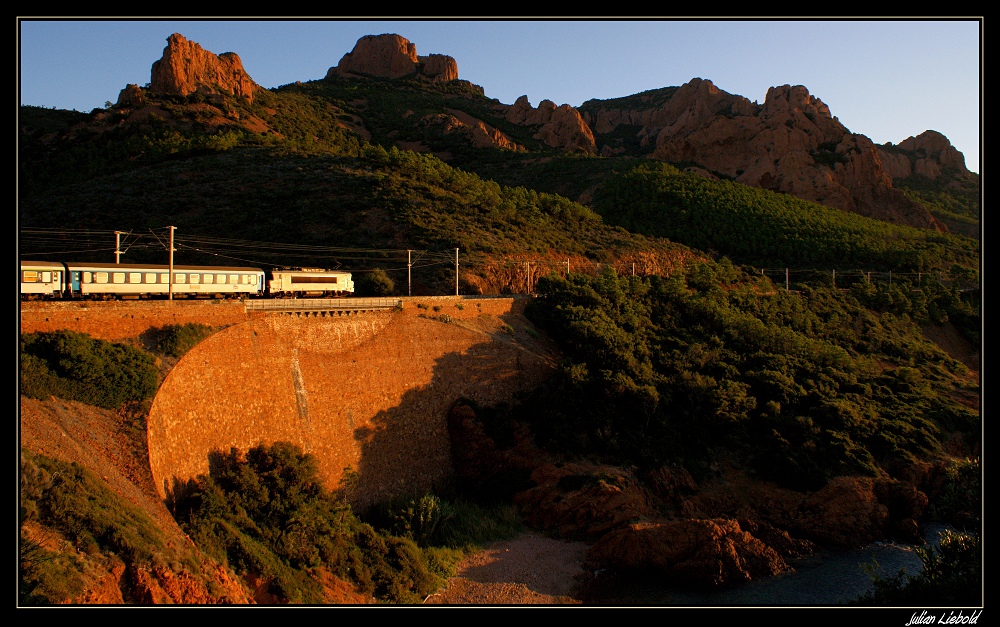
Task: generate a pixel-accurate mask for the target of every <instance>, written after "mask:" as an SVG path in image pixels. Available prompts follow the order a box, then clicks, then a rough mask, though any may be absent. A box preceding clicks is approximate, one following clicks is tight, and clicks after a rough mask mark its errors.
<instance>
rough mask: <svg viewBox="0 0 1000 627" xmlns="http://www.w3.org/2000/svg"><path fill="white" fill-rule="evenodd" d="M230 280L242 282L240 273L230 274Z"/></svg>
mask: <svg viewBox="0 0 1000 627" xmlns="http://www.w3.org/2000/svg"><path fill="white" fill-rule="evenodd" d="M229 282H230V283H239V282H240V277H239V275H237V274H230V275H229Z"/></svg>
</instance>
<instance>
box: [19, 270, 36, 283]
mask: <svg viewBox="0 0 1000 627" xmlns="http://www.w3.org/2000/svg"><path fill="white" fill-rule="evenodd" d="M21 280H22V281H23V282H24V283H38V271H37V270H25V271H24V278H23V279H21Z"/></svg>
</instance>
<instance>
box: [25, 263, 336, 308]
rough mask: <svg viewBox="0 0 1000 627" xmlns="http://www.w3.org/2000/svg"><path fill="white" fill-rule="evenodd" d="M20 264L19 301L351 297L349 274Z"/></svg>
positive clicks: (308, 270) (317, 270)
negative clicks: (171, 297)
mask: <svg viewBox="0 0 1000 627" xmlns="http://www.w3.org/2000/svg"><path fill="white" fill-rule="evenodd" d="M173 274H174V276H173V282H171V280H170V266H166V265H156V264H125V263H122V264H117V263H75V262H68V261H21V268H20V272H19V276H18V281H19V283H20V284H21V299H22V300H36V299H61V300H75V299H87V300H116V299H139V298H169V297H170V294H171V293H172V294H173V298H215V299H225V298H339V297H344V296H351V295H353V294H354V281H353V279H352V277H351V273H350V272H344V271H340V270H327V269H323V268H275V269H271V270H264V269H262V268H252V267H231V266H191V265H174V266H173Z"/></svg>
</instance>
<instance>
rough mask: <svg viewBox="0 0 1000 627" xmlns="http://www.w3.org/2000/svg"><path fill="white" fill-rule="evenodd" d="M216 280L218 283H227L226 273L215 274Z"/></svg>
mask: <svg viewBox="0 0 1000 627" xmlns="http://www.w3.org/2000/svg"><path fill="white" fill-rule="evenodd" d="M215 282H216V283H225V282H226V275H224V274H217V275H215Z"/></svg>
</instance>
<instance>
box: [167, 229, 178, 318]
mask: <svg viewBox="0 0 1000 627" xmlns="http://www.w3.org/2000/svg"><path fill="white" fill-rule="evenodd" d="M167 228H168V229H170V270H169V272H170V275H169V276H168V278H167V282H168V285H169V288H168V289H169V290H170V295H169V297H168V298H167V300H173V299H174V231H176V230H177V227H176V226H168V227H167Z"/></svg>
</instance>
